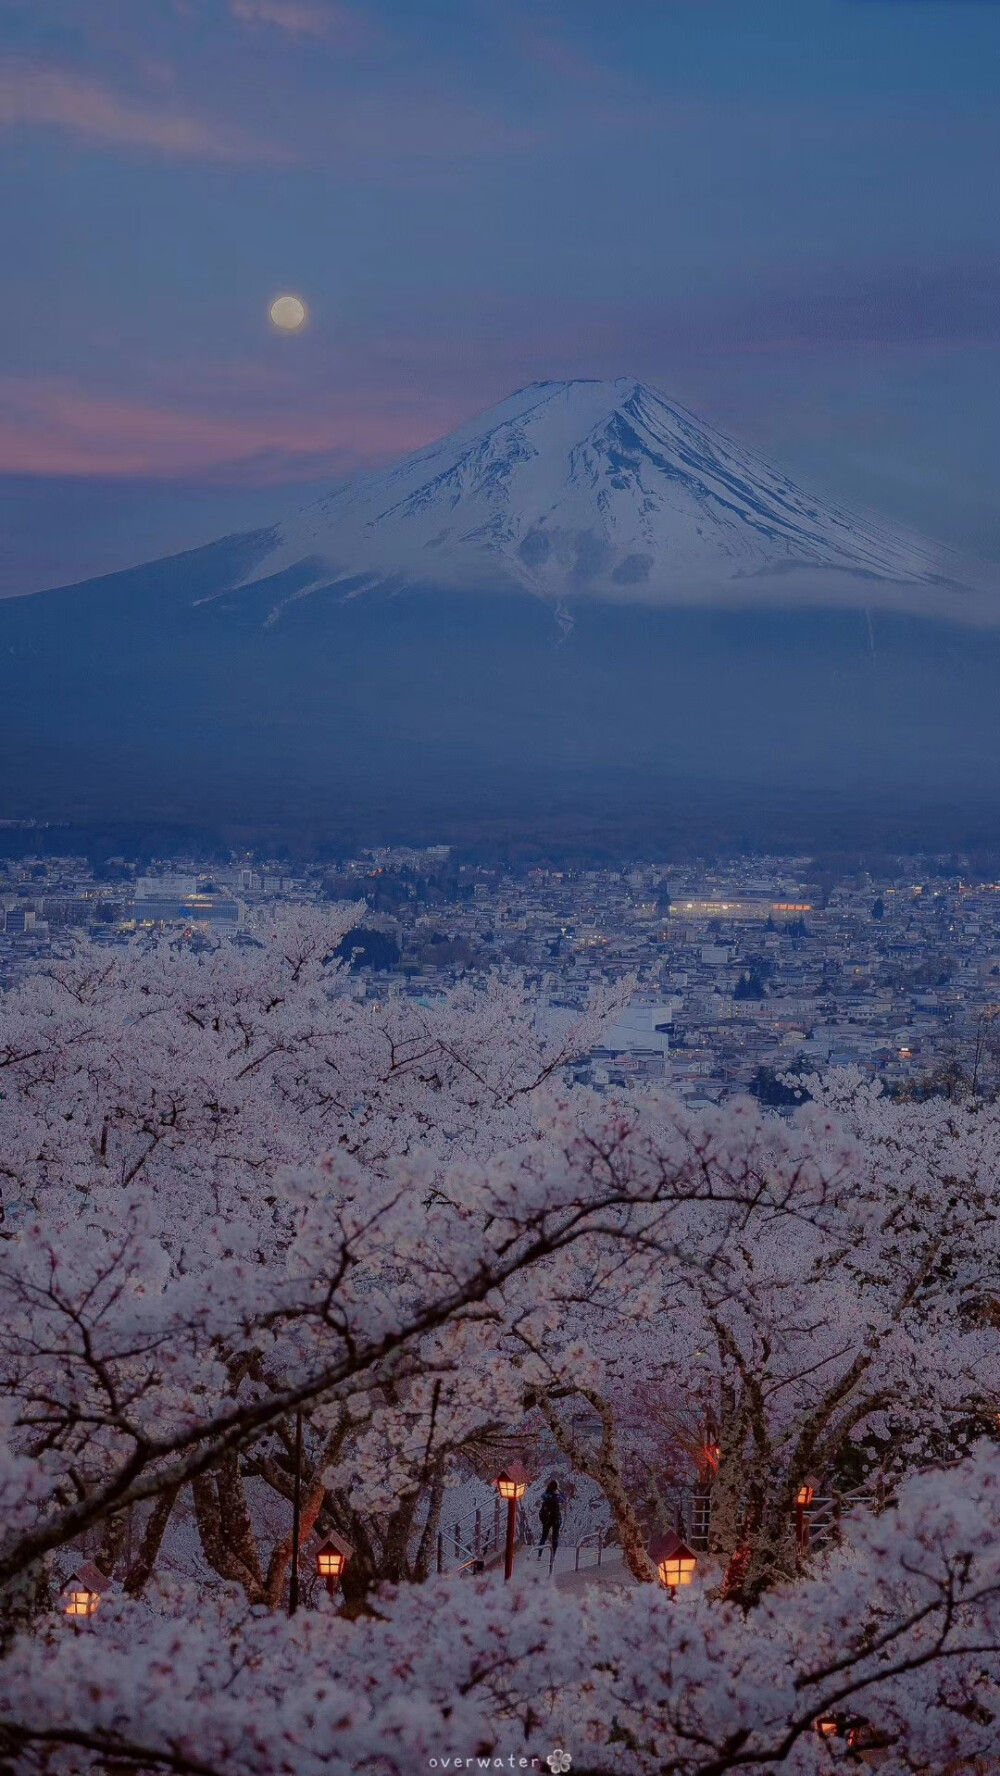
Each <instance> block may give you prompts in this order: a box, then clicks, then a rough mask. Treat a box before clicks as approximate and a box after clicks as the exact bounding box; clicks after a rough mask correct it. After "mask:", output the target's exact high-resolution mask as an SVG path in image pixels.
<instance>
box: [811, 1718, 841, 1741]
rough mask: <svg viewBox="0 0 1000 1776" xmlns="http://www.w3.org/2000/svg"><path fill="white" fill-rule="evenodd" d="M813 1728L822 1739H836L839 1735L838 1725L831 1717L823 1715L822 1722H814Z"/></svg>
mask: <svg viewBox="0 0 1000 1776" xmlns="http://www.w3.org/2000/svg"><path fill="white" fill-rule="evenodd" d="M813 1726H814V1727H815V1729H816V1731H817V1733H818V1734H819V1736H820V1738H821V1739H834V1738H835V1737H836V1735H837V1723H836V1721H835V1720H833V1719H832V1718H831V1717H830V1715H823V1717H822V1718H821V1719H820V1720H818V1721H813Z"/></svg>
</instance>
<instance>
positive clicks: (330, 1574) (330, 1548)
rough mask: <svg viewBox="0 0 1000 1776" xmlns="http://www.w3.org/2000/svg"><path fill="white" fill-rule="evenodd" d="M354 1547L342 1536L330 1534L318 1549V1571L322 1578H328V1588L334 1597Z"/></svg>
mask: <svg viewBox="0 0 1000 1776" xmlns="http://www.w3.org/2000/svg"><path fill="white" fill-rule="evenodd" d="M352 1551H353V1550H352V1549H351V1547H350V1545H349V1543H347V1542H345V1541H344V1539H343V1537H342V1536H339V1535H336V1534H333V1535H330V1536H328V1538H327V1540H326V1541H325V1542H324V1543H323V1546H322V1547H321V1548H317V1550H316V1571H317V1573H318V1574H319V1576H320V1578H321V1579H325V1580H326V1588H327V1590H328V1591H329V1593H330V1596H331V1597H332V1596H333V1594H334V1592H335V1591H336V1589H337V1586H338V1585H339V1583H340V1578H341V1574H342V1573H343V1570H344V1568H345V1566H346V1565H347V1562H348V1561H349V1560H350V1558H351V1554H352Z"/></svg>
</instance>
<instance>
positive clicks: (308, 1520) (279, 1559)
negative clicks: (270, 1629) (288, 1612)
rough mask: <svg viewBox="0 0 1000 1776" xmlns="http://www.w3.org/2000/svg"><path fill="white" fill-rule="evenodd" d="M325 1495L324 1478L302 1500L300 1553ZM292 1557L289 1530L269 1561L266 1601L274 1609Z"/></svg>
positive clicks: (316, 1482)
mask: <svg viewBox="0 0 1000 1776" xmlns="http://www.w3.org/2000/svg"><path fill="white" fill-rule="evenodd" d="M325 1497H326V1487H325V1486H324V1484H323V1482H322V1480H314V1481H313V1483H312V1485H311V1486H310V1488H309V1490H308V1492H307V1493H306V1494H305V1496H304V1498H303V1500H302V1509H301V1512H300V1515H299V1549H300V1553H301V1549H302V1548H304V1546H305V1544H306V1542H307V1541H308V1540H309V1537H310V1536H311V1535H312V1532H313V1530H314V1529H315V1527H316V1519H317V1517H318V1516H319V1514H320V1512H321V1510H322V1509H323V1500H324V1499H325ZM291 1559H292V1532H291V1530H289V1531H288V1534H287V1535H286V1536H282V1538H281V1541H280V1542H275V1544H274V1547H273V1549H272V1550H271V1558H270V1560H269V1562H268V1567H267V1579H266V1580H265V1584H264V1593H265V1601H266V1602H267V1603H269V1604H270V1606H271V1608H272V1609H277V1607H278V1605H279V1603H280V1602H281V1593H282V1591H283V1589H284V1584H285V1574H286V1572H287V1571H288V1568H289V1565H290V1564H291ZM300 1564H301V1561H300Z"/></svg>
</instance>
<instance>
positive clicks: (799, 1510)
mask: <svg viewBox="0 0 1000 1776" xmlns="http://www.w3.org/2000/svg"><path fill="white" fill-rule="evenodd" d="M815 1497H816V1487H815V1484H814V1481H813V1476H812V1475H811V1474H809V1475H807V1476H806V1478H805V1480H803V1482H802V1484H801V1486H800V1487H799V1488H798V1490H797V1492H796V1494H795V1540H796V1542H797V1544H798V1547H799V1552H800V1553H802V1554H804V1553H805V1551H806V1549H807V1548H808V1546H809V1519H808V1517H807V1516H806V1512H807V1511H808V1509H809V1507H810V1505H811V1504H812V1502H813V1499H814V1498H815Z"/></svg>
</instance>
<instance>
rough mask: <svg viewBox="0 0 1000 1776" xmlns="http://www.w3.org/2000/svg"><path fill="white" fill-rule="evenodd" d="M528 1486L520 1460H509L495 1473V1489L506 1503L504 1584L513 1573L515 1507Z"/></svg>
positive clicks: (515, 1532) (515, 1526)
mask: <svg viewBox="0 0 1000 1776" xmlns="http://www.w3.org/2000/svg"><path fill="white" fill-rule="evenodd" d="M527 1487H528V1470H527V1468H524V1467H522V1466H521V1463H520V1462H510V1463H508V1465H507V1467H506V1468H505V1469H504V1471H503V1473H502V1474H498V1475H497V1491H498V1493H499V1494H500V1497H501V1498H502V1499H504V1500H506V1504H507V1541H506V1545H505V1547H504V1555H503V1577H504V1584H506V1583H507V1580H508V1579H510V1578H512V1577H513V1574H514V1541H515V1538H516V1536H517V1507H518V1504H519V1503H520V1501H521V1499H523V1497H524V1495H525V1492H526V1491H527Z"/></svg>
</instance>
